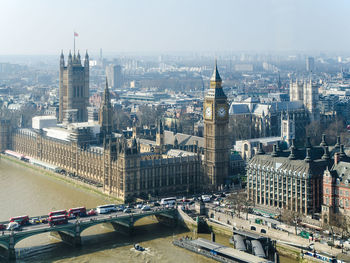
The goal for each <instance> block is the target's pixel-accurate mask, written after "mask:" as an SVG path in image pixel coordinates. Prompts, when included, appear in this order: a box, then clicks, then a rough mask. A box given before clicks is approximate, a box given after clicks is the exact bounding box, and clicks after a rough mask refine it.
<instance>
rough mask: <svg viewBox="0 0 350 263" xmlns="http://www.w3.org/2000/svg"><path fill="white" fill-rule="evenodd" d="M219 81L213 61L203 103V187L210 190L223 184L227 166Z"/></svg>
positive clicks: (225, 110) (224, 102)
mask: <svg viewBox="0 0 350 263" xmlns="http://www.w3.org/2000/svg"><path fill="white" fill-rule="evenodd" d="M221 83H222V80H221V77H220V74H219V72H218V68H217V65H216V61H215V68H214V72H213V75H212V77H211V78H210V89H209V91H208V93H207V95H206V96H205V100H204V105H203V115H204V116H203V117H204V176H205V179H206V182H205V183H206V186H205V187H207V188H209V189H211V190H217V189H218V187H220V186H221V185H223V184H224V182H225V179H226V178H227V177H228V167H229V145H228V103H227V97H226V95H225V93H224V91H223V89H222V87H221Z"/></svg>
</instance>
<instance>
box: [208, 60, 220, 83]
mask: <svg viewBox="0 0 350 263" xmlns="http://www.w3.org/2000/svg"><path fill="white" fill-rule="evenodd" d="M210 81H214V82H221V81H222V80H221V77H220V74H219V71H218V65H217V60H216V59H215V67H214V72H213V75H212V76H211V78H210Z"/></svg>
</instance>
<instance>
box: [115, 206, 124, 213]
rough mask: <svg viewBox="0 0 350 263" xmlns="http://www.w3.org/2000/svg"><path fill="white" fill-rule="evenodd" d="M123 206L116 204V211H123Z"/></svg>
mask: <svg viewBox="0 0 350 263" xmlns="http://www.w3.org/2000/svg"><path fill="white" fill-rule="evenodd" d="M124 209H125V208H124V206H117V212H123V210H124Z"/></svg>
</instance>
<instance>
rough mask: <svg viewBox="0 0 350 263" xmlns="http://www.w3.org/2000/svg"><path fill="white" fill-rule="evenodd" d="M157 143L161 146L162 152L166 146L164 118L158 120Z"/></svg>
mask: <svg viewBox="0 0 350 263" xmlns="http://www.w3.org/2000/svg"><path fill="white" fill-rule="evenodd" d="M156 143H157V145H158V146H159V148H160V153H162V152H163V147H164V128H163V123H162V120H159V121H158V125H157V135H156Z"/></svg>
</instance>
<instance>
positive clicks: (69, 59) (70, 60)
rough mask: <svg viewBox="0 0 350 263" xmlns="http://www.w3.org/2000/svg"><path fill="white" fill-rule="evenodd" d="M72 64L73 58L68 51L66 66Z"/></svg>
mask: <svg viewBox="0 0 350 263" xmlns="http://www.w3.org/2000/svg"><path fill="white" fill-rule="evenodd" d="M72 64H73V58H72V53H71V51H70V50H69V55H68V66H72Z"/></svg>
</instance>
